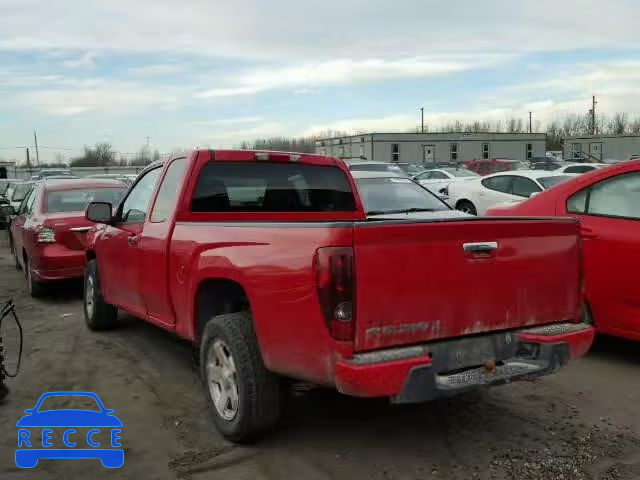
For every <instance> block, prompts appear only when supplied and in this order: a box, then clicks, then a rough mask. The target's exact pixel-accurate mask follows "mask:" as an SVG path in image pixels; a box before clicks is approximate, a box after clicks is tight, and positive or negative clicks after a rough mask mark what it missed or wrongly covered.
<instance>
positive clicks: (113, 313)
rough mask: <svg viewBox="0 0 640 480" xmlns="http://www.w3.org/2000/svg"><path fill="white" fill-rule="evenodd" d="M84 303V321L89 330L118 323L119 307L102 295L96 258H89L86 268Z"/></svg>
mask: <svg viewBox="0 0 640 480" xmlns="http://www.w3.org/2000/svg"><path fill="white" fill-rule="evenodd" d="M82 305H83V311H84V322H85V323H86V325H87V327H88V328H89V330H94V331H98V330H107V329H110V328H113V327H114V325H115V324H116V320H117V319H118V309H117V308H116V307H114V306H113V305H110V304H108V303H107V302H105V301H104V298H103V297H102V290H101V289H100V277H99V275H98V265H97V262H96V260H95V259H94V260H89V261H88V262H87V266H86V267H85V269H84V289H83V295H82Z"/></svg>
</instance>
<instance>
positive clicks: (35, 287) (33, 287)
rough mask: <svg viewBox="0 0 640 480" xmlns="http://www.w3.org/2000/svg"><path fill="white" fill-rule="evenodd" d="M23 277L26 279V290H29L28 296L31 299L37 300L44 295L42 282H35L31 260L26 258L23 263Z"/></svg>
mask: <svg viewBox="0 0 640 480" xmlns="http://www.w3.org/2000/svg"><path fill="white" fill-rule="evenodd" d="M25 270H26V271H25V276H26V278H27V288H28V289H29V295H31V296H32V297H33V298H39V297H41V296H42V294H43V293H44V285H43V284H42V282H40V281H38V280H36V278H35V277H34V275H33V266H32V265H31V260H29V259H28V258H27V260H26V262H25Z"/></svg>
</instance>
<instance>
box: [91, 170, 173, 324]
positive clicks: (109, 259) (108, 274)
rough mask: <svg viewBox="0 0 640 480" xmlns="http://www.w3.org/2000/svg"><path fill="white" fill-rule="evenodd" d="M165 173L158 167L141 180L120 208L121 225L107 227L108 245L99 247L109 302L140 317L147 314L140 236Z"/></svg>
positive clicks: (103, 243)
mask: <svg viewBox="0 0 640 480" xmlns="http://www.w3.org/2000/svg"><path fill="white" fill-rule="evenodd" d="M161 171H162V168H160V167H158V168H155V169H153V170H149V171H147V172H146V173H144V174H143V175H142V176H141V177H140V179H139V180H138V181H137V182H136V183H135V185H134V186H133V187H132V188H131V189H130V190H129V192H127V196H126V197H125V199H124V201H123V202H122V203H121V205H120V207H119V212H118V216H119V221H118V222H116V223H115V224H114V225H109V226H107V227H106V230H105V232H104V234H103V238H104V239H105V240H106V241H104V242H100V243H99V244H97V245H96V253H97V257H98V268H99V270H100V277H101V280H102V287H103V288H104V290H105V293H106V296H107V300H108V301H109V303H112V304H114V305H117V306H119V307H123V308H124V309H126V310H128V311H130V312H132V313H135V314H139V315H144V314H145V313H146V308H145V306H144V301H143V299H142V296H141V295H140V255H139V243H140V235H141V233H142V228H143V226H144V222H145V219H146V218H147V213H148V210H149V204H150V202H151V197H152V195H153V192H154V189H155V185H156V183H157V181H158V177H159V175H160V172H161Z"/></svg>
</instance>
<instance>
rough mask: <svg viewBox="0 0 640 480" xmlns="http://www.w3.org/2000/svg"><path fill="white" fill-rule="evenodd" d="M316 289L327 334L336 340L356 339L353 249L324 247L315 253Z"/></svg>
mask: <svg viewBox="0 0 640 480" xmlns="http://www.w3.org/2000/svg"><path fill="white" fill-rule="evenodd" d="M315 269H316V287H317V289H318V299H319V300H320V308H321V309H322V314H323V315H324V318H325V321H326V322H327V328H328V329H329V334H330V335H331V336H332V337H333V338H334V339H336V340H343V341H353V339H354V336H355V325H354V319H355V306H354V294H355V277H354V262H353V248H351V247H323V248H319V249H318V251H317V252H316V258H315Z"/></svg>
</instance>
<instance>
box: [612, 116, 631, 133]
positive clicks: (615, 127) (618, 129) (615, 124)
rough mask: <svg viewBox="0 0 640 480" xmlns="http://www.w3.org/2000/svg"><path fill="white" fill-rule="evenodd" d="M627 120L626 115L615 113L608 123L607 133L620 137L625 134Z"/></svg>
mask: <svg viewBox="0 0 640 480" xmlns="http://www.w3.org/2000/svg"><path fill="white" fill-rule="evenodd" d="M628 120H629V119H628V118H627V114H626V113H620V112H618V113H616V114H615V115H614V116H613V118H612V119H611V121H610V122H609V131H610V132H611V133H612V134H614V135H622V134H623V133H626V131H627V127H628V125H629V121H628Z"/></svg>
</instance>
